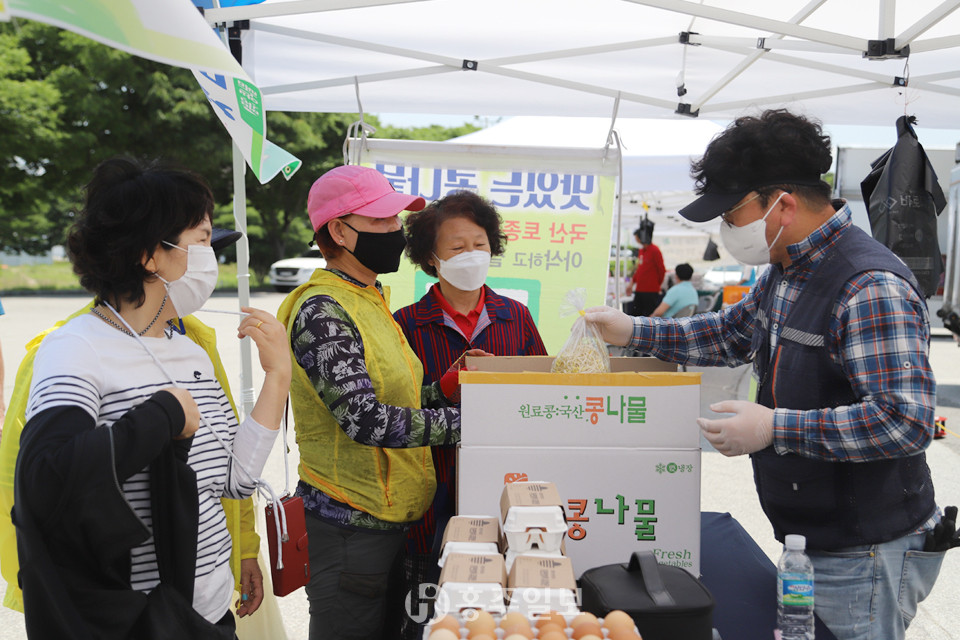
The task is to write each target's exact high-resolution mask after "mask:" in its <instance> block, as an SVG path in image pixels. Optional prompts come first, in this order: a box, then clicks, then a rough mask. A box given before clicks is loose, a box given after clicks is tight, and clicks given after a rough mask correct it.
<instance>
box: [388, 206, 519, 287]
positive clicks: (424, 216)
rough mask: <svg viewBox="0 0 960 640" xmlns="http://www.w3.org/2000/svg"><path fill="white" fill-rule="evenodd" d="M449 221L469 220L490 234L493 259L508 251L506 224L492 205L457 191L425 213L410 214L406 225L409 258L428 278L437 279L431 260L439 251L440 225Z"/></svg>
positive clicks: (428, 208) (427, 209)
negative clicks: (455, 219) (503, 227)
mask: <svg viewBox="0 0 960 640" xmlns="http://www.w3.org/2000/svg"><path fill="white" fill-rule="evenodd" d="M450 218H466V219H467V220H470V221H471V222H473V223H474V224H476V225H477V226H479V227H482V228H483V230H484V231H486V232H487V240H489V242H490V254H491V255H493V256H502V255H503V252H504V251H506V248H507V234H505V233H504V232H503V229H502V226H503V220H502V219H501V218H500V214H499V213H497V209H496V208H495V207H494V206H493V204H491V203H490V202H489V201H488V200H485V199H484V198H481V197H480V196H478V195H477V194H476V193H474V192H472V191H454V192H453V193H451V194H450V195H447V196H444V197H443V198H440V199H439V200H434V201H433V202H431V203H430V204H429V205H427V207H426V208H425V209H423V210H422V211H416V212H413V213H410V214H407V219H406V220H405V221H404V226H405V227H406V235H407V249H406V254H407V257H408V258H409V259H410V260H411V262H413V263H414V264H416V265H417V266H419V267H420V268H421V269H423V272H424V273H426V274H427V275H428V276H432V277H434V278H436V277H437V270H436V268H435V267H434V266H433V265H432V264H430V259H431V258H433V254H434V252H435V251H436V245H437V230H438V229H439V228H440V223H442V222H443V221H444V220H449V219H450Z"/></svg>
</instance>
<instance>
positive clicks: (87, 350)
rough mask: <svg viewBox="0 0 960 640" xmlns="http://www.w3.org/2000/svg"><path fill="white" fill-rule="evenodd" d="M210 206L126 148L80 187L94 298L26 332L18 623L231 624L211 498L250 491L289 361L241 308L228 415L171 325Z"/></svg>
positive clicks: (219, 393) (211, 274) (83, 271)
mask: <svg viewBox="0 0 960 640" xmlns="http://www.w3.org/2000/svg"><path fill="white" fill-rule="evenodd" d="M212 209H213V196H212V194H211V192H210V189H209V187H207V185H206V184H205V183H204V182H203V180H202V179H200V178H199V177H198V176H195V175H194V174H191V173H188V172H185V171H179V170H173V169H167V168H162V167H155V166H151V167H143V166H141V165H139V164H138V163H136V162H134V161H132V160H127V159H119V158H117V159H113V160H108V161H106V162H104V163H102V164H101V165H100V166H99V167H97V169H96V170H95V172H94V176H93V179H92V181H91V182H90V184H89V185H88V186H87V190H86V203H85V207H84V210H83V211H82V212H81V214H80V216H79V218H78V220H77V222H76V223H75V225H74V227H73V229H72V230H71V232H70V235H69V251H70V255H71V259H72V261H73V265H74V271H75V272H76V273H77V274H78V275H79V276H80V281H81V284H82V285H83V286H84V287H85V288H86V289H87V290H88V291H90V292H91V293H93V294H94V296H95V306H94V307H93V308H92V309H91V312H90V313H89V314H84V315H81V316H78V317H76V318H74V319H73V320H71V321H69V322H68V323H67V324H65V325H64V326H62V327H61V328H59V329H58V330H57V331H55V332H53V333H52V334H50V335H49V336H48V337H47V338H46V339H45V340H44V342H43V343H42V345H41V346H40V348H39V350H38V352H37V356H36V360H35V363H34V375H33V379H32V386H31V393H30V400H29V403H28V407H27V423H26V425H25V427H24V430H23V434H22V437H21V449H20V454H19V458H18V461H17V473H16V479H15V505H16V506H15V509H14V521H15V524H16V525H17V529H18V531H17V537H18V545H19V555H20V567H21V571H20V578H21V583H22V587H23V600H24V613H25V617H26V626H27V632H28V635H30V636H33V637H61V638H93V637H96V638H125V637H136V638H151V637H154V634H155V632H156V630H157V629H158V625H159V627H162V628H163V629H164V631H165V632H170V631H171V630H172V629H178V631H177V632H179V633H181V634H183V635H182V636H181V637H210V638H221V637H222V638H233V637H234V627H235V623H234V620H233V614H232V613H231V612H230V611H229V607H230V600H231V598H232V596H233V590H234V579H233V576H232V573H231V569H230V550H231V540H230V534H229V532H228V531H227V528H226V524H225V516H224V512H223V508H222V506H221V504H220V498H221V497H229V498H237V499H240V498H245V497H248V496H250V495H251V494H252V493H253V491H254V490H255V485H254V481H253V477H256V476H258V475H259V474H260V472H261V471H262V469H263V465H264V463H265V462H266V458H267V455H268V454H269V452H270V448H271V446H272V444H273V441H274V439H275V436H276V433H277V429H278V427H279V423H280V418H281V414H282V411H283V405H284V401H285V399H286V395H287V391H288V389H289V383H290V360H289V356H288V354H287V349H286V342H285V335H284V334H285V332H284V329H283V326H282V325H280V323H279V322H278V321H277V320H276V319H275V318H274V317H273V316H271V315H270V314H269V313H266V312H264V311H260V310H256V309H251V308H248V309H245V311H246V312H247V313H248V315H247V316H245V317H244V319H243V320H242V321H241V322H240V326H239V328H238V335H239V336H240V337H251V338H253V340H254V342H256V344H257V347H258V350H259V353H260V363H261V366H262V367H263V369H264V372H265V376H264V384H263V388H262V390H261V394H260V397H259V399H258V401H257V403H256V406H255V407H254V409H253V410H252V411H251V413H250V415H249V416H247V418H246V419H245V420H244V421H243V422H242V423H239V424H238V421H237V417H236V416H235V414H234V412H233V410H232V407H231V404H230V400H229V398H228V397H227V396H226V394H225V393H224V390H223V388H222V387H221V386H220V384H219V383H218V382H217V380H216V377H215V374H214V365H213V363H212V362H211V360H210V357H209V356H208V355H207V353H206V352H205V351H204V350H203V349H202V348H201V347H200V346H198V345H197V344H195V343H194V342H192V341H191V340H189V339H188V338H187V337H186V336H184V335H181V334H180V333H178V332H176V331H174V330H173V327H174V326H175V324H176V325H179V323H176V322H175V321H176V320H177V319H178V318H180V317H184V316H187V315H190V314H191V313H193V312H194V311H196V310H197V309H199V308H200V307H201V306H202V305H203V304H204V302H205V301H206V299H207V298H208V297H209V295H210V293H211V292H212V291H213V288H214V287H215V285H216V277H217V262H216V258H215V256H214V255H213V250H212V248H211V247H210V239H211V233H212V227H211V220H210V214H211V212H212ZM248 473H249V474H250V475H248ZM251 476H252V477H251ZM180 623H182V624H184V625H185V626H184V627H183V628H177V627H175V626H172V625H175V624H180Z"/></svg>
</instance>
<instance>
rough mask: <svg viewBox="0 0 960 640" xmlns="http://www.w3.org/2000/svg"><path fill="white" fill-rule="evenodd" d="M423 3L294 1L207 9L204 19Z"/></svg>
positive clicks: (213, 20) (398, 0) (403, 0)
mask: <svg viewBox="0 0 960 640" xmlns="http://www.w3.org/2000/svg"><path fill="white" fill-rule="evenodd" d="M410 2H422V0H335V1H332V0H294V1H292V2H279V3H276V4H267V5H263V4H256V5H241V6H238V7H222V8H221V7H215V8H213V9H207V10H206V12H205V14H204V17H206V19H207V22H209V23H210V24H214V23H217V22H232V21H234V20H252V19H254V18H272V17H276V16H289V15H299V14H303V13H319V12H321V11H339V10H341V9H359V8H362V7H379V6H383V5H390V4H405V3H410Z"/></svg>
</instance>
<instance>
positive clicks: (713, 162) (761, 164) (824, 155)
mask: <svg viewBox="0 0 960 640" xmlns="http://www.w3.org/2000/svg"><path fill="white" fill-rule="evenodd" d="M832 164H833V155H832V153H831V146H830V137H829V136H828V135H826V134H824V132H823V129H822V127H821V125H820V123H819V122H817V121H816V120H811V119H808V118H806V117H804V116H802V115H796V114H793V113H791V112H789V111H787V110H786V109H770V110H767V111H764V112H763V113H761V114H760V115H759V116H742V117H740V118H737V119H736V120H734V121H733V122H732V123H731V124H730V125H729V126H728V127H727V128H726V129H725V130H724V131H723V132H721V133H720V134H718V135H717V136H716V137H715V138H714V139H713V140H712V141H711V142H710V144H709V145H708V146H707V150H706V152H705V153H704V155H703V157H702V158H701V159H700V160H698V161H696V162H694V163H693V164H692V165H691V172H690V173H691V176H692V177H693V179H694V180H695V182H696V192H697V194H698V195H702V194H704V193H706V192H708V191H720V192H736V191H746V190H755V191H757V192H758V193H760V196H761V197H760V201H761V205H762V206H766V204H767V203H768V199H769V197H770V195H772V194H773V193H775V192H776V191H778V190H782V191H789V192H790V193H793V194H794V195H796V196H798V197H800V198H803V199H804V200H806V201H807V203H808V204H809V205H811V206H822V205H824V204H829V202H830V185H828V184H827V183H826V182H823V181H822V180H819V176H821V175H823V174H824V173H827V172H828V171H830V167H831V166H832ZM788 178H794V179H799V178H808V179H807V180H806V181H804V182H802V183H794V182H790V181H789V180H788Z"/></svg>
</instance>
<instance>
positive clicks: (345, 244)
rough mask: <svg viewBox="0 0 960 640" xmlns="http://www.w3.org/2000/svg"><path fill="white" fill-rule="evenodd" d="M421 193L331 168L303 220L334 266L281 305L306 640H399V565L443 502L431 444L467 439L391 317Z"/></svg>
mask: <svg viewBox="0 0 960 640" xmlns="http://www.w3.org/2000/svg"><path fill="white" fill-rule="evenodd" d="M425 205H426V203H425V202H424V199H423V198H421V197H419V196H413V195H407V194H403V193H398V192H397V191H395V190H394V188H393V187H392V186H391V184H390V182H389V181H388V180H387V179H386V178H385V177H384V176H383V175H381V174H380V173H379V172H377V171H375V170H374V169H369V168H366V167H358V166H346V167H337V168H336V169H333V170H331V171H328V172H327V173H325V174H324V175H322V176H320V178H319V179H318V180H317V181H316V182H315V183H314V184H313V186H312V187H311V188H310V195H309V198H308V200H307V211H308V213H309V214H310V221H311V222H312V223H313V228H314V231H315V232H316V233H315V235H314V241H315V242H316V244H317V246H318V247H319V248H320V251H321V253H322V254H323V257H324V258H325V259H326V261H327V266H326V268H325V269H318V270H317V271H316V272H314V274H313V276H312V277H311V279H310V281H309V282H307V283H306V284H304V285H302V286H300V287H298V288H297V289H296V290H294V291H293V292H292V293H290V295H289V296H287V298H286V299H285V300H284V302H283V304H282V305H281V306H280V310H279V312H278V314H277V316H278V318H279V319H280V321H281V322H283V323H284V324H286V326H287V332H288V335H289V337H290V345H291V349H292V351H293V357H294V359H295V360H296V362H297V364H298V365H299V366H295V367H294V371H293V381H292V383H291V387H290V395H291V398H292V401H293V414H294V419H295V422H296V432H297V443H298V444H299V448H300V466H299V472H300V482H299V484H298V485H297V491H296V492H297V495H299V496H301V497H302V498H303V502H304V507H305V509H306V515H307V532H308V539H309V545H310V582H309V584H308V585H307V587H306V591H307V598H308V600H309V602H310V640H319V639H320V638H379V637H384V638H389V637H391V636H392V635H393V632H394V631H395V630H391V629H383V619H384V611H385V605H386V592H387V582H388V576H389V573H390V568H391V565H392V564H393V562H394V559H395V557H396V555H397V553H398V552H399V550H400V548H401V546H402V545H403V543H404V540H405V539H406V531H407V528H408V527H409V526H410V524H411V523H413V522H416V521H417V520H419V519H420V517H421V516H422V515H423V513H424V512H425V511H426V510H427V507H428V506H429V505H430V502H431V500H432V499H433V494H434V490H435V487H436V475H435V472H434V467H433V459H432V456H431V452H430V446H431V445H443V444H455V443H457V442H459V441H460V412H459V410H458V409H456V408H454V407H453V406H452V403H450V402H449V401H448V400H447V398H446V397H445V396H444V395H443V392H442V391H441V390H440V386H439V383H434V384H432V385H428V386H423V385H422V381H423V367H422V366H421V364H420V361H419V360H418V359H417V356H416V355H415V354H414V352H413V351H412V350H411V349H410V346H409V344H408V343H407V341H406V340H405V339H404V337H403V333H402V332H401V331H400V329H399V327H398V326H397V325H396V323H395V322H394V320H393V316H392V315H391V314H390V307H389V290H388V289H384V288H383V287H382V286H381V285H380V282H379V281H378V280H377V278H378V276H379V275H380V274H382V273H390V272H393V271H396V270H397V268H398V266H399V264H400V257H401V255H402V253H403V249H404V246H405V245H406V241H405V239H404V236H403V229H402V225H401V222H400V218H399V214H400V213H401V212H403V211H404V210H407V211H419V210H420V209H422V208H423V207H424V206H425Z"/></svg>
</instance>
